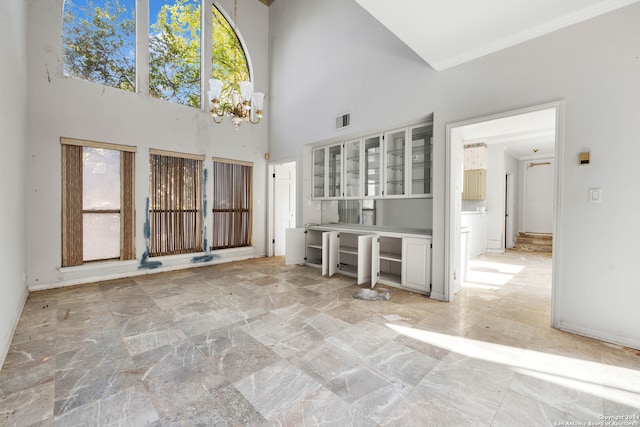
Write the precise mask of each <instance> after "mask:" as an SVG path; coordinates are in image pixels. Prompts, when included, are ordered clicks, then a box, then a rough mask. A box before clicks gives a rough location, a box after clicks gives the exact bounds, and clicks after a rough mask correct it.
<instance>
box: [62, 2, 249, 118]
mask: <svg viewBox="0 0 640 427" xmlns="http://www.w3.org/2000/svg"><path fill="white" fill-rule="evenodd" d="M202 1H211V0H147V3H148V6H149V45H148V49H149V64H148V65H149V67H148V70H147V69H143V70H137V72H138V73H146V72H147V71H148V73H149V94H150V95H151V96H153V97H156V98H161V99H164V100H167V101H170V102H175V103H179V104H184V105H188V106H191V107H196V108H199V107H200V106H201V100H200V96H201V89H200V84H201V78H200V76H201V73H202V71H201V70H202V64H201V45H202V43H201V10H202ZM135 4H136V0H65V3H64V12H63V14H64V16H63V50H64V53H63V58H64V74H65V75H66V76H69V77H74V78H79V79H83V80H88V81H92V82H95V83H100V84H104V85H107V86H112V87H116V88H119V89H123V90H127V91H132V92H134V91H135V90H136V87H135V82H136V78H135V77H136V51H135V50H136V39H135V35H136V16H135V12H136V11H135ZM143 6H144V4H143ZM211 22H212V28H211V33H210V34H211V35H212V39H213V40H212V41H213V48H212V50H211V52H205V58H207V60H208V61H211V62H210V63H211V69H212V76H211V77H213V78H216V79H219V80H222V81H223V82H225V84H224V86H223V89H222V97H221V98H222V99H221V102H222V103H225V102H229V101H230V99H231V94H232V93H233V92H234V91H238V90H239V86H238V83H239V82H241V81H247V80H250V77H251V76H250V72H249V66H248V62H247V57H246V55H245V51H244V49H243V46H242V43H241V41H240V39H239V37H238V35H237V34H236V31H235V30H234V28H233V27H232V25H231V23H230V21H229V20H227V18H226V17H225V15H224V14H223V13H222V12H221V11H220V9H219V8H218V7H217V6H216V5H215V4H214V5H213V7H212V19H211ZM142 48H146V47H145V46H142Z"/></svg>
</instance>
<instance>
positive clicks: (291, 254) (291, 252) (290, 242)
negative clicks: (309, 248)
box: [284, 228, 306, 265]
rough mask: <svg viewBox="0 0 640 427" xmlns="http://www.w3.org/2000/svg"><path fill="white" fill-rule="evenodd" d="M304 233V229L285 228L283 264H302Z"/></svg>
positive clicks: (304, 249)
mask: <svg viewBox="0 0 640 427" xmlns="http://www.w3.org/2000/svg"><path fill="white" fill-rule="evenodd" d="M304 231H305V230H304V228H287V229H286V230H285V240H286V244H285V247H286V252H285V257H284V263H285V264H287V265H289V264H304V257H305V252H306V246H305V245H306V242H305V234H304Z"/></svg>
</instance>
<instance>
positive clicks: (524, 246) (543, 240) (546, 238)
mask: <svg viewBox="0 0 640 427" xmlns="http://www.w3.org/2000/svg"><path fill="white" fill-rule="evenodd" d="M552 245H553V236H552V235H551V234H544V233H526V232H519V233H518V236H517V237H516V241H515V244H514V247H513V249H515V250H518V251H526V252H551V251H552Z"/></svg>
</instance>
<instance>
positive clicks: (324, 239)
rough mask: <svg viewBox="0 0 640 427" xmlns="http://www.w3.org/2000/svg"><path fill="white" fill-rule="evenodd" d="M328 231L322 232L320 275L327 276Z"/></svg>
mask: <svg viewBox="0 0 640 427" xmlns="http://www.w3.org/2000/svg"><path fill="white" fill-rule="evenodd" d="M329 245H330V243H329V232H328V231H325V232H323V233H322V275H323V276H329V275H330V274H329Z"/></svg>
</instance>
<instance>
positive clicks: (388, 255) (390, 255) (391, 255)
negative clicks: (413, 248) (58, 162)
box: [380, 251, 402, 262]
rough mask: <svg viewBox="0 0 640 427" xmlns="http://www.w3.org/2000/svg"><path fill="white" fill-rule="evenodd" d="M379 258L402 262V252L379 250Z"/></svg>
mask: <svg viewBox="0 0 640 427" xmlns="http://www.w3.org/2000/svg"><path fill="white" fill-rule="evenodd" d="M380 259H386V260H388V261H394V262H402V254H399V253H396V252H383V251H380Z"/></svg>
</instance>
